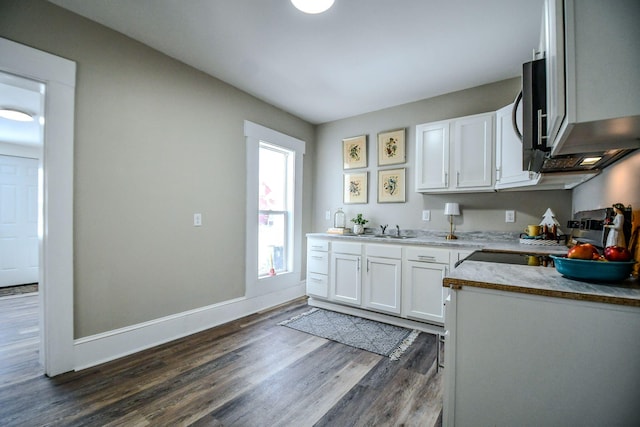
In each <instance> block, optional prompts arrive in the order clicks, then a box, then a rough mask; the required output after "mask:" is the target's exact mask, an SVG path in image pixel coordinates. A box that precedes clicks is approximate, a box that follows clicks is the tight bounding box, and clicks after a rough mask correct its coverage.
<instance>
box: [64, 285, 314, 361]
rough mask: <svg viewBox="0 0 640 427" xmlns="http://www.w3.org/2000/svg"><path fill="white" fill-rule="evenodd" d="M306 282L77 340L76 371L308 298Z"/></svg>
mask: <svg viewBox="0 0 640 427" xmlns="http://www.w3.org/2000/svg"><path fill="white" fill-rule="evenodd" d="M305 291H306V286H305V283H304V282H303V283H300V284H298V285H296V286H293V287H290V288H287V289H284V290H282V291H278V292H273V293H270V294H265V295H260V296H257V297H254V298H245V297H241V298H236V299H233V300H230V301H224V302H221V303H218V304H213V305H209V306H206V307H201V308H197V309H194V310H189V311H185V312H182V313H177V314H174V315H171V316H166V317H162V318H159V319H155V320H151V321H148V322H144V323H139V324H137V325H131V326H127V327H125V328H120V329H115V330H113V331H108V332H103V333H100V334H96V335H92V336H89V337H84V338H80V339H77V340H75V342H74V355H75V364H74V366H75V367H74V369H75V370H76V371H78V370H81V369H85V368H89V367H91V366H96V365H99V364H101V363H105V362H109V361H111V360H115V359H118V358H120V357H123V356H127V355H130V354H133V353H137V352H139V351H142V350H145V349H148V348H151V347H155V346H157V345H160V344H164V343H166V342H169V341H173V340H175V339H178V338H182V337H185V336H187V335H191V334H194V333H196V332H200V331H203V330H205V329H209V328H212V327H214V326H218V325H221V324H223V323H227V322H230V321H232V320H236V319H239V318H241V317H244V316H247V315H250V314H253V313H255V312H257V311H261V310H265V309H268V308H271V307H275V306H277V305H279V304H282V303H285V302H287V301H291V300H293V299H296V298H299V297H302V296H304V295H305Z"/></svg>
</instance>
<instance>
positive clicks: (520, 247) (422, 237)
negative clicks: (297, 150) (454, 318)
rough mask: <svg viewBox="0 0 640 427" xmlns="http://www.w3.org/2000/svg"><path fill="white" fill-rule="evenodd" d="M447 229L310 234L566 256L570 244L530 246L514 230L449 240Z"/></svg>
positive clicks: (371, 240) (467, 233) (361, 240)
mask: <svg viewBox="0 0 640 427" xmlns="http://www.w3.org/2000/svg"><path fill="white" fill-rule="evenodd" d="M447 234H448V233H446V232H420V233H419V234H418V235H416V236H415V237H410V238H402V239H398V238H393V237H390V238H380V237H375V236H374V235H372V234H361V235H355V234H343V235H340V234H330V233H309V234H307V237H309V238H325V239H340V240H347V241H353V242H362V243H386V244H396V245H413V246H433V247H442V248H449V249H463V250H471V251H473V250H481V249H487V250H493V251H505V252H524V253H530V254H552V255H564V254H566V253H567V247H566V246H564V245H553V246H547V245H530V244H522V243H520V242H519V239H518V233H510V232H459V233H456V235H457V236H458V239H456V240H447V239H446V238H445V237H446V236H447Z"/></svg>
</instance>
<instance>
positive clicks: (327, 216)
mask: <svg viewBox="0 0 640 427" xmlns="http://www.w3.org/2000/svg"><path fill="white" fill-rule="evenodd" d="M324 219H326V220H327V221H330V220H331V211H326V212H325V213H324Z"/></svg>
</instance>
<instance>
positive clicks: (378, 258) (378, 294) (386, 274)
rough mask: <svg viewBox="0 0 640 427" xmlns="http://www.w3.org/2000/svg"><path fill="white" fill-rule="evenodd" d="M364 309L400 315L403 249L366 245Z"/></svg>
mask: <svg viewBox="0 0 640 427" xmlns="http://www.w3.org/2000/svg"><path fill="white" fill-rule="evenodd" d="M365 251H366V254H367V258H366V262H367V265H366V275H365V282H364V288H363V294H364V304H363V305H364V307H366V308H370V309H373V310H377V311H382V312H385V313H390V314H396V315H399V314H400V302H401V301H400V297H401V288H402V247H400V246H390V245H366V246H365Z"/></svg>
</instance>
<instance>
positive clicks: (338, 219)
mask: <svg viewBox="0 0 640 427" xmlns="http://www.w3.org/2000/svg"><path fill="white" fill-rule="evenodd" d="M333 227H334V228H344V227H345V219H344V212H342V208H338V210H337V211H336V213H335V214H334V215H333Z"/></svg>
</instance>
